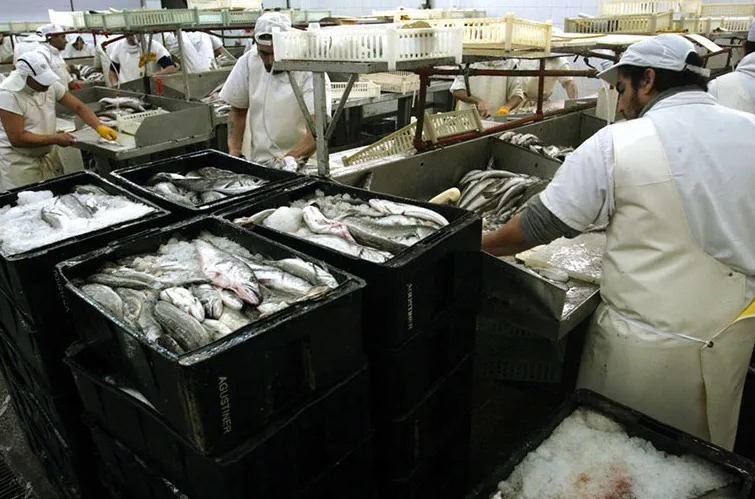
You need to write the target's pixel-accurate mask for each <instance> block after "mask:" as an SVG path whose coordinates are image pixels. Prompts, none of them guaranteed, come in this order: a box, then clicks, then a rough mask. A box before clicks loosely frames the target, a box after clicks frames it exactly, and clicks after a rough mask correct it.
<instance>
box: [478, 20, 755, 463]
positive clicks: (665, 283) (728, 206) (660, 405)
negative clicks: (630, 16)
mask: <svg viewBox="0 0 755 499" xmlns="http://www.w3.org/2000/svg"><path fill="white" fill-rule="evenodd" d="M701 62H702V61H701V59H700V58H699V56H698V55H697V53H696V52H695V49H694V46H693V45H692V44H691V43H690V42H689V41H687V40H686V39H684V38H683V37H681V36H678V35H660V36H656V37H653V38H649V39H647V40H644V41H642V42H638V43H635V44H633V45H631V46H630V47H629V48H628V49H627V51H626V52H625V53H624V54H623V55H622V58H621V60H620V61H619V63H617V64H616V65H614V66H612V67H611V68H610V69H608V70H606V71H604V72H602V73H600V74H599V76H600V77H601V78H603V79H605V80H606V81H608V82H609V83H611V84H613V85H615V86H616V89H617V91H618V92H619V111H621V112H622V114H624V117H625V118H627V120H629V121H627V122H625V123H618V124H615V125H611V126H608V127H606V128H604V129H602V130H600V131H599V132H598V133H597V134H595V135H594V136H593V137H591V138H590V139H588V140H587V141H585V143H583V144H582V145H581V146H580V147H579V148H578V149H577V150H576V151H575V152H574V153H573V154H572V155H570V156H569V158H567V159H566V161H565V162H564V164H563V166H562V167H561V168H559V170H558V172H557V174H556V176H555V177H554V179H553V180H552V181H551V182H550V184H549V185H548V187H547V188H546V189H545V190H544V191H543V192H542V193H541V194H540V196H539V197H534V198H532V200H531V201H532V202H531V204H530V205H529V207H528V208H527V210H525V211H524V212H523V213H522V214H519V215H516V216H515V217H514V218H513V219H512V220H511V221H510V222H509V223H507V224H506V225H504V226H503V227H501V228H500V229H499V230H497V231H495V232H492V233H488V234H485V235H484V236H483V242H482V245H483V250H485V251H488V252H490V253H493V254H496V255H504V254H513V253H516V252H519V251H522V250H524V249H527V248H529V247H532V246H534V245H536V244H543V243H547V242H549V241H551V240H553V239H555V238H556V237H559V236H567V237H574V236H575V235H577V234H579V233H580V232H583V231H585V230H586V229H588V228H589V227H591V226H593V225H598V226H599V225H605V224H607V227H608V228H607V233H606V236H607V237H606V239H607V243H606V249H605V254H604V256H603V276H602V280H601V298H602V303H601V304H600V306H599V307H598V309H597V311H596V312H595V314H594V316H593V320H592V324H591V326H590V329H589V330H588V333H587V338H586V340H585V347H584V351H583V354H582V361H581V365H580V373H579V378H578V381H577V386H578V387H582V388H589V389H592V390H594V391H596V392H598V393H601V394H603V395H605V396H607V397H609V398H611V399H613V400H615V401H617V402H619V403H622V404H626V405H628V406H630V407H632V408H634V409H636V410H638V411H641V412H643V413H645V414H647V415H649V416H651V417H654V418H656V419H658V420H660V421H662V422H664V423H667V424H669V425H672V426H674V427H676V428H679V429H680V430H683V431H685V432H688V433H690V434H692V435H695V436H697V437H699V438H702V439H705V440H708V441H710V442H713V443H714V444H717V445H720V446H722V447H724V448H726V449H732V448H733V446H734V440H735V437H736V430H737V421H738V416H739V406H740V401H741V397H742V388H743V386H744V381H745V377H746V373H747V368H748V364H749V361H750V356H751V353H752V350H753V344H755V307H753V306H750V304H751V302H752V300H753V297H755V252H753V251H752V248H753V247H755V217H752V216H751V214H752V213H755V197H754V196H752V194H751V191H752V186H753V185H755V168H752V158H753V157H755V141H753V140H752V137H754V136H755V116H751V115H748V114H745V113H740V112H736V111H732V110H730V109H727V108H725V107H723V106H720V105H718V104H717V103H716V101H715V99H713V98H712V97H711V96H710V95H708V94H707V93H706V92H705V90H706V89H707V85H706V77H707V73H708V71H707V70H706V69H703V68H702V67H701Z"/></svg>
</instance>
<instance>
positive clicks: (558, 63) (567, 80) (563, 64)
mask: <svg viewBox="0 0 755 499" xmlns="http://www.w3.org/2000/svg"><path fill="white" fill-rule="evenodd" d="M517 69H527V70H537V69H540V61H539V60H538V59H520V60H519V64H518V65H517ZM545 69H546V70H548V71H569V70H571V66H570V65H569V61H568V59H567V58H566V57H557V58H555V59H553V58H551V59H546V60H545ZM522 80H523V81H522V86H523V87H524V102H522V104H521V106H520V107H522V108H524V107H534V106H536V105H537V88H538V85H539V80H540V79H539V78H538V77H537V76H529V77H525V78H522ZM556 81H558V82H559V83H560V84H561V86H562V87H563V89H564V91H565V92H566V95H567V97H568V98H570V99H576V98H577V95H578V91H577V84H576V83H574V78H573V77H572V76H558V77H553V78H544V79H543V103H546V102H548V101H549V100H550V98H551V95H552V94H553V87H554V86H555V84H556Z"/></svg>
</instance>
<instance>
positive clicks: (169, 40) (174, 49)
mask: <svg viewBox="0 0 755 499" xmlns="http://www.w3.org/2000/svg"><path fill="white" fill-rule="evenodd" d="M165 48H166V49H168V52H170V53H171V55H172V54H178V37H176V35H174V34H173V33H168V34H167V35H165ZM158 59H159V57H158Z"/></svg>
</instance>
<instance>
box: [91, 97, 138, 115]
mask: <svg viewBox="0 0 755 499" xmlns="http://www.w3.org/2000/svg"><path fill="white" fill-rule="evenodd" d="M99 102H100V105H101V106H102V107H104V108H106V109H108V108H114V107H128V108H132V109H135V110H137V111H140V112H141V111H146V109H145V108H144V103H143V102H142V101H140V100H139V99H136V98H134V97H103V98H102V99H100V101H99Z"/></svg>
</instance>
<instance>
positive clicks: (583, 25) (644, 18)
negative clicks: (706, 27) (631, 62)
mask: <svg viewBox="0 0 755 499" xmlns="http://www.w3.org/2000/svg"><path fill="white" fill-rule="evenodd" d="M673 21H674V13H673V12H671V11H669V12H666V13H664V14H633V15H626V16H600V17H567V18H566V19H565V20H564V31H565V32H567V33H595V34H598V33H627V34H650V35H652V34H654V33H657V32H659V31H670V30H672V29H673Z"/></svg>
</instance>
